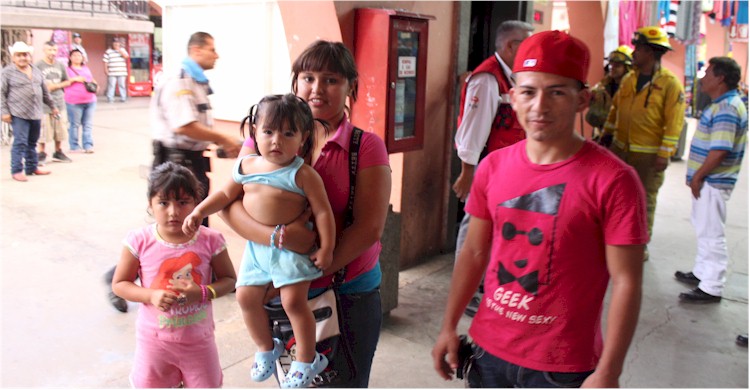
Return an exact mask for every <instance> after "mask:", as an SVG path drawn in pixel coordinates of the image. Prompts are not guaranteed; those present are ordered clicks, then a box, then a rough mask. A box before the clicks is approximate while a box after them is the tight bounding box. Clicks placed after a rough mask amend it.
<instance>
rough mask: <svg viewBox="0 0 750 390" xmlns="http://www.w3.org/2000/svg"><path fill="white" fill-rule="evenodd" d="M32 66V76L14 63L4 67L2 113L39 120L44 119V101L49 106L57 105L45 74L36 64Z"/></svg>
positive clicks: (1, 98) (0, 96)
mask: <svg viewBox="0 0 750 390" xmlns="http://www.w3.org/2000/svg"><path fill="white" fill-rule="evenodd" d="M29 66H30V67H31V78H30V79H29V76H27V75H26V73H24V72H22V71H21V70H20V69H18V67H17V66H16V65H14V64H10V65H8V66H6V67H5V68H3V74H2V88H1V90H2V92H0V100H2V115H12V116H14V117H17V118H22V119H29V120H39V119H42V115H43V113H42V103H44V104H46V105H47V106H49V108H51V109H52V108H59V107H56V106H55V102H54V101H52V97H51V96H50V94H49V90H48V89H47V85H46V84H45V83H44V75H43V74H42V71H41V70H39V68H37V67H36V66H34V65H31V64H30V65H29Z"/></svg>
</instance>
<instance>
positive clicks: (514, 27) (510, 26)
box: [495, 20, 534, 47]
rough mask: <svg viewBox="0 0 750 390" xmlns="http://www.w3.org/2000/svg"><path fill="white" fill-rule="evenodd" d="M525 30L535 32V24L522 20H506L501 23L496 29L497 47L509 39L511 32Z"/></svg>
mask: <svg viewBox="0 0 750 390" xmlns="http://www.w3.org/2000/svg"><path fill="white" fill-rule="evenodd" d="M514 31H523V32H530V33H532V34H533V33H534V26H532V25H531V24H529V23H526V22H522V21H520V20H506V21H504V22H502V23H500V25H499V26H497V30H495V47H500V46H502V42H503V41H505V40H506V39H508V36H509V35H510V33H511V32H514Z"/></svg>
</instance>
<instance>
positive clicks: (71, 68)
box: [68, 66, 89, 83]
mask: <svg viewBox="0 0 750 390" xmlns="http://www.w3.org/2000/svg"><path fill="white" fill-rule="evenodd" d="M68 69H70V70H72V71H73V73H75V74H77V75H79V76H80V75H81V74H80V73H78V72H76V70H75V69H73V67H72V66H69V67H68ZM84 78H86V77H84ZM88 82H89V81H87V83H88Z"/></svg>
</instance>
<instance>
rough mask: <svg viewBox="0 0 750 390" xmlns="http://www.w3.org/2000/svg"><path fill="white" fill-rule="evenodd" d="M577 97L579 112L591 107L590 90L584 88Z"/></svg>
mask: <svg viewBox="0 0 750 390" xmlns="http://www.w3.org/2000/svg"><path fill="white" fill-rule="evenodd" d="M576 97H577V98H578V110H577V112H581V111H583V110H585V109H586V108H587V107H588V106H589V102H590V101H591V90H590V89H588V88H582V89H581V90H580V91H578V95H577V96H576Z"/></svg>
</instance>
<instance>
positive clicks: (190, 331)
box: [123, 224, 226, 342]
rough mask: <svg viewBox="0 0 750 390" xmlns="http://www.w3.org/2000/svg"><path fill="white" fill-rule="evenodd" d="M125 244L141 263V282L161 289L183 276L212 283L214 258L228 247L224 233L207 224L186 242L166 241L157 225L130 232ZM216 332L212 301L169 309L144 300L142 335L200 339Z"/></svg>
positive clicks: (140, 316)
mask: <svg viewBox="0 0 750 390" xmlns="http://www.w3.org/2000/svg"><path fill="white" fill-rule="evenodd" d="M123 243H124V244H125V247H127V248H128V250H130V253H132V254H133V256H135V258H136V259H138V261H139V263H140V267H139V271H138V274H139V276H140V278H141V285H142V286H144V287H148V288H158V289H166V286H167V285H168V284H172V282H171V280H175V279H183V278H189V279H192V280H193V281H194V282H195V283H196V284H210V283H211V260H212V259H213V258H214V256H216V255H218V254H219V253H221V252H222V251H224V250H225V249H226V243H225V241H224V237H223V236H222V235H221V233H218V232H216V231H214V230H211V229H209V228H207V227H205V226H201V227H200V229H199V230H198V232H197V233H196V234H195V236H194V237H193V239H192V240H190V241H188V242H186V243H184V244H172V243H168V242H166V241H164V240H163V239H162V238H161V237H160V236H159V234H158V232H157V230H156V224H152V225H149V226H145V227H143V228H139V229H136V230H133V231H131V232H130V233H129V234H128V236H127V237H126V238H125V240H124V242H123ZM213 332H214V319H213V311H212V309H211V301H207V302H206V303H194V304H190V305H184V306H178V305H173V306H172V307H171V309H170V310H169V311H166V312H163V311H161V310H159V309H157V308H156V307H154V306H153V305H152V304H150V303H144V304H142V305H141V309H140V310H139V311H138V319H137V320H136V334H137V336H138V337H139V338H149V339H158V340H164V341H171V342H198V341H203V340H204V339H206V338H213Z"/></svg>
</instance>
